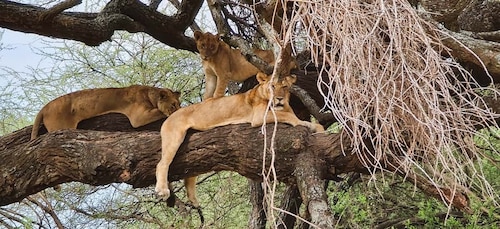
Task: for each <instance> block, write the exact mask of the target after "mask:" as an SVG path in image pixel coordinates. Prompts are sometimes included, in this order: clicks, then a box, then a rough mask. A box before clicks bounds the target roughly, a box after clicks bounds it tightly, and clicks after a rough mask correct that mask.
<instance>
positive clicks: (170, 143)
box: [155, 119, 187, 198]
mask: <svg viewBox="0 0 500 229" xmlns="http://www.w3.org/2000/svg"><path fill="white" fill-rule="evenodd" d="M172 122H174V121H173V119H172V120H168V119H167V121H165V122H164V123H163V125H162V127H161V132H160V135H161V159H160V162H158V164H157V165H156V187H155V191H156V193H157V194H158V195H159V196H164V197H166V198H168V197H169V196H170V190H169V188H168V170H169V167H170V164H172V161H173V160H174V157H175V154H176V153H177V150H178V149H179V146H180V145H181V144H182V142H183V141H184V137H185V136H186V131H187V130H186V129H182V128H179V129H176V128H174V127H175V125H169V124H171V123H172ZM174 124H175V123H174Z"/></svg>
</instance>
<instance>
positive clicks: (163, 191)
mask: <svg viewBox="0 0 500 229" xmlns="http://www.w3.org/2000/svg"><path fill="white" fill-rule="evenodd" d="M155 192H156V194H157V195H158V196H161V197H163V198H168V197H169V196H170V189H168V186H167V185H166V184H156V187H155Z"/></svg>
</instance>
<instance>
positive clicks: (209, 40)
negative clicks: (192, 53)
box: [194, 31, 274, 100]
mask: <svg viewBox="0 0 500 229" xmlns="http://www.w3.org/2000/svg"><path fill="white" fill-rule="evenodd" d="M194 39H195V41H196V47H197V48H198V51H199V52H200V57H201V60H202V64H203V70H204V71H205V81H206V84H205V93H204V94H203V100H205V99H208V98H212V97H213V98H219V97H222V96H224V93H225V92H226V87H227V84H228V83H229V81H236V82H243V81H245V80H246V79H248V78H250V77H251V76H254V75H255V74H257V72H259V69H257V68H256V67H255V66H254V65H252V64H251V63H250V62H248V61H247V60H246V59H245V57H244V56H243V55H242V54H241V51H240V50H238V49H233V48H231V47H229V45H228V44H226V42H224V41H222V40H221V39H220V37H219V35H213V34H211V33H208V32H207V33H202V32H200V31H195V32H194ZM254 53H255V54H256V55H257V56H259V57H260V58H261V59H262V60H264V61H266V62H267V63H269V64H274V54H273V52H272V51H270V50H262V49H254Z"/></svg>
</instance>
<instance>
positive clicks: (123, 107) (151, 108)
mask: <svg viewBox="0 0 500 229" xmlns="http://www.w3.org/2000/svg"><path fill="white" fill-rule="evenodd" d="M179 96H180V93H179V92H173V91H171V90H170V89H166V88H165V89H164V88H156V87H150V86H142V85H133V86H129V87H125V88H98V89H87V90H81V91H76V92H72V93H69V94H67V95H63V96H61V97H59V98H56V99H54V100H52V101H51V102H49V103H48V104H47V105H45V106H44V107H43V108H42V110H40V112H38V115H37V116H36V118H35V123H34V124H33V129H32V131H31V139H34V138H36V137H37V135H38V129H39V128H40V123H42V122H43V124H44V125H45V128H46V129H47V131H48V132H52V131H55V130H61V129H76V127H77V125H78V123H79V122H80V121H82V120H84V119H88V118H92V117H95V116H99V115H103V114H108V113H122V114H124V115H126V116H127V117H128V119H129V120H130V123H131V124H132V126H133V127H134V128H135V127H139V126H143V125H146V124H148V123H151V122H154V121H156V120H159V119H161V118H165V117H167V116H169V115H170V114H172V113H173V112H174V111H176V110H178V109H179V108H180V102H179Z"/></svg>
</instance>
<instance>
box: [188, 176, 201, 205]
mask: <svg viewBox="0 0 500 229" xmlns="http://www.w3.org/2000/svg"><path fill="white" fill-rule="evenodd" d="M184 186H185V187H186V192H187V197H188V199H189V201H191V203H192V204H193V206H195V207H199V206H200V203H199V202H198V198H197V197H196V176H194V177H188V178H186V179H184Z"/></svg>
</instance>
